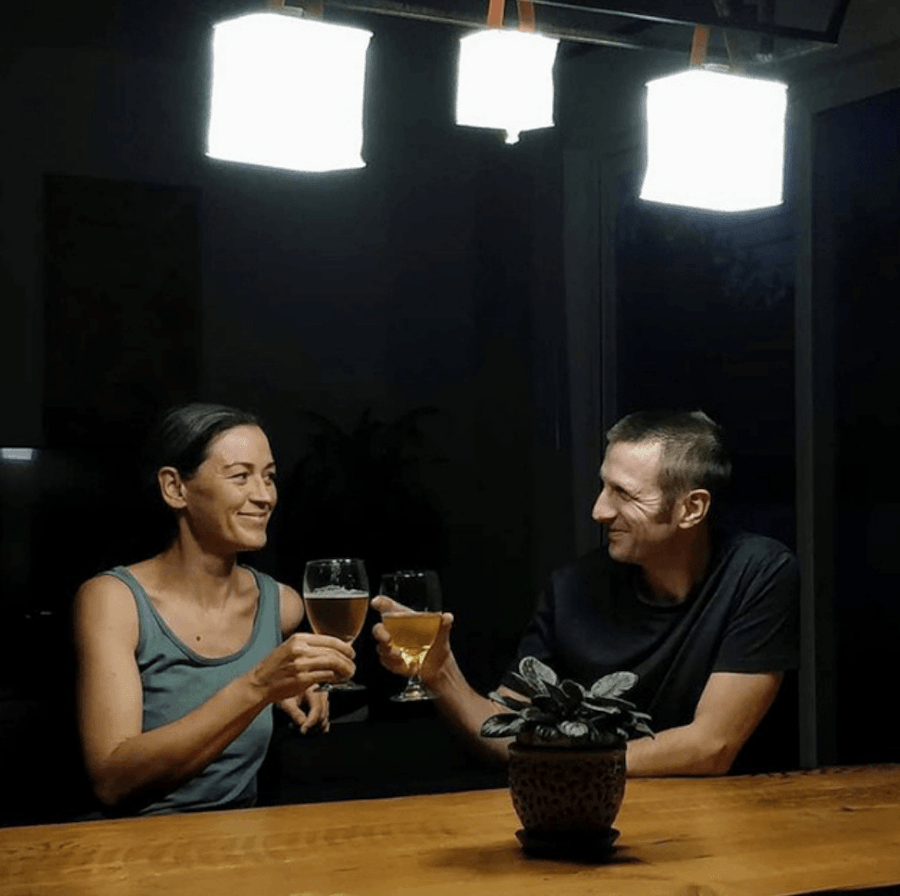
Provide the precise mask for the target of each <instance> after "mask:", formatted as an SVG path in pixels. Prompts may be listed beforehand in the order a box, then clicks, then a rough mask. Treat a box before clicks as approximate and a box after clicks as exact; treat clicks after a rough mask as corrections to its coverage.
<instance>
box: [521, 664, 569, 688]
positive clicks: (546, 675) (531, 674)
mask: <svg viewBox="0 0 900 896" xmlns="http://www.w3.org/2000/svg"><path fill="white" fill-rule="evenodd" d="M519 674H520V675H521V676H522V677H523V678H524V679H525V680H526V681H530V682H533V683H534V686H535V687H539V686H540V685H539V682H547V683H548V684H556V683H557V681H558V680H559V679H558V677H557V675H556V673H555V672H554V671H553V670H552V669H551V668H550V667H549V666H545V665H544V664H543V663H542V662H541V661H540V660H539V659H538V658H537V657H534V656H526V657H522V661H521V662H520V663H519Z"/></svg>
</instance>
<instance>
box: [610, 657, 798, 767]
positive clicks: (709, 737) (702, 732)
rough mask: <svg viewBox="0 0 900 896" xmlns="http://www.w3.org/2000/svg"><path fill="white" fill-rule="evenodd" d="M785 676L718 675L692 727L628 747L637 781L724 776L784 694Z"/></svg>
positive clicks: (710, 683) (712, 677)
mask: <svg viewBox="0 0 900 896" xmlns="http://www.w3.org/2000/svg"><path fill="white" fill-rule="evenodd" d="M783 677H784V676H783V675H782V673H780V672H753V673H749V672H713V674H712V675H710V677H709V681H707V683H706V687H705V688H704V689H703V693H702V694H701V695H700V701H699V703H698V704H697V710H696V712H695V713H694V719H693V721H692V722H691V723H690V724H689V725H682V726H680V727H678V728H668V729H666V730H664V731H660V732H659V733H658V734H657V735H656V737H655V738H650V737H642V738H639V739H638V740H633V741H631V742H629V744H628V753H627V757H626V764H627V766H628V774H629V775H631V776H653V775H658V776H665V775H724V774H727V773H728V770H729V769H730V768H731V764H732V762H734V760H735V758H736V757H737V755H738V753H739V752H740V750H741V747H743V746H744V744H745V743H746V742H747V739H748V738H749V737H750V735H751V734H752V733H753V732H754V731H755V730H756V726H757V725H759V723H760V722H761V721H762V718H763V716H764V715H765V714H766V712H767V711H768V709H769V707H770V706H771V705H772V702H773V701H774V699H775V696H776V695H777V693H778V689H779V687H780V686H781V680H782V678H783Z"/></svg>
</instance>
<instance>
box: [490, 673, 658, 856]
mask: <svg viewBox="0 0 900 896" xmlns="http://www.w3.org/2000/svg"><path fill="white" fill-rule="evenodd" d="M512 678H513V682H512V684H513V687H514V689H515V690H517V691H518V692H519V693H520V694H521V695H522V696H523V697H525V698H527V699H526V700H519V699H516V698H512V697H508V696H505V695H503V694H499V693H497V692H496V691H494V692H492V693H491V694H490V697H491V699H492V700H494V701H496V702H497V703H500V704H502V705H504V706H505V707H507V709H509V712H503V713H499V714H498V715H494V716H491V717H490V718H488V719H487V720H486V721H485V722H484V724H483V725H482V727H481V735H482V737H511V736H514V737H515V738H516V740H515V741H514V742H513V743H511V744H510V747H509V786H510V794H511V796H512V802H513V807H514V808H515V810H516V814H517V815H518V816H519V819H520V820H521V822H522V825H523V830H522V831H519V832H518V833H517V836H518V837H519V840H520V841H521V842H522V845H523V847H524V848H525V849H526V851H528V852H533V853H550V854H560V853H568V854H574V855H587V856H590V857H599V856H602V855H603V854H605V853H606V852H608V851H609V849H610V848H611V847H612V844H613V841H614V840H615V838H616V837H617V836H618V831H616V830H615V829H614V828H613V826H612V824H613V821H615V818H616V816H617V815H618V812H619V808H620V807H621V805H622V799H623V797H624V795H625V745H626V743H627V741H628V740H629V739H631V738H632V737H634V736H636V735H640V734H648V735H650V736H651V737H652V736H653V732H652V730H651V729H650V727H649V725H648V724H647V723H648V722H649V721H650V717H649V716H648V715H647V714H646V713H643V712H638V711H637V708H636V707H635V705H634V704H633V703H630V702H629V701H628V700H625V699H624V698H623V696H622V695H623V694H625V693H627V692H628V691H630V690H631V688H633V687H634V685H635V683H636V682H637V680H638V677H637V675H635V674H634V673H633V672H613V673H612V674H610V675H605V676H604V677H603V678H600V679H599V680H598V681H596V682H594V684H593V685H592V686H591V687H590V688H585V687H583V686H582V685H580V684H579V683H578V682H576V681H571V680H569V679H565V680H563V681H560V680H559V678H558V676H557V674H556V673H555V672H554V671H553V670H552V669H551V668H549V667H548V666H546V665H545V664H544V663H542V662H540V660H537V659H535V658H534V657H531V656H528V657H525V658H524V659H522V661H521V662H520V663H519V671H518V673H513V675H512Z"/></svg>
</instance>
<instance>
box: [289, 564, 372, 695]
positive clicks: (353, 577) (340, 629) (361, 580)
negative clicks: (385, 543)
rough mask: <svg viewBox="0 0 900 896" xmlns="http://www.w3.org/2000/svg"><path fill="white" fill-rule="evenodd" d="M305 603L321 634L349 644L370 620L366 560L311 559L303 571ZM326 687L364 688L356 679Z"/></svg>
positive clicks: (317, 630)
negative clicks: (367, 611)
mask: <svg viewBox="0 0 900 896" xmlns="http://www.w3.org/2000/svg"><path fill="white" fill-rule="evenodd" d="M303 604H304V606H305V607H306V615H307V616H308V617H309V624H310V625H311V626H312V630H313V631H314V632H315V633H316V634H317V635H331V636H332V637H334V638H340V639H341V640H342V641H346V642H347V643H348V644H352V643H353V641H355V640H356V637H357V635H359V633H360V631H362V627H363V623H364V622H365V621H366V610H367V609H368V606H369V579H368V577H367V576H366V567H365V564H364V563H363V562H362V560H350V559H346V560H310V561H309V562H308V563H307V564H306V569H305V570H304V572H303ZM319 687H320V688H322V690H326V691H330V690H339V691H362V690H365V685H361V684H358V683H357V682H355V681H352V680H349V681H339V682H336V683H335V684H320V685H319Z"/></svg>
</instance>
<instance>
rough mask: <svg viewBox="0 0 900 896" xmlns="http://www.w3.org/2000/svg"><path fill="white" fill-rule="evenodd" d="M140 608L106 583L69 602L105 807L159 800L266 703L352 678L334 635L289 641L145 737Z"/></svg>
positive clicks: (92, 761) (82, 722) (84, 719)
mask: <svg viewBox="0 0 900 896" xmlns="http://www.w3.org/2000/svg"><path fill="white" fill-rule="evenodd" d="M137 639H138V621H137V611H136V609H135V606H134V601H133V599H132V597H131V594H130V592H129V590H128V588H127V586H126V585H124V584H123V583H122V582H119V581H118V580H117V579H115V578H113V577H111V576H99V577H97V578H95V579H91V580H90V581H88V582H86V583H85V584H84V585H83V586H82V587H81V588H80V589H79V591H78V594H77V596H76V600H75V643H76V649H77V653H78V660H79V676H78V721H79V728H80V731H81V740H82V745H83V749H84V755H85V762H86V765H87V769H88V773H89V774H90V776H91V780H92V782H93V784H94V790H95V792H96V794H97V796H98V798H99V799H100V800H101V801H102V802H103V803H104V804H106V805H110V806H111V805H115V804H117V803H120V802H122V801H124V800H126V799H129V798H133V797H136V796H139V795H146V794H148V793H153V792H160V793H166V792H169V791H171V790H173V789H174V788H176V787H178V786H180V785H181V784H183V783H184V782H185V781H188V780H190V779H191V778H193V777H194V776H195V775H197V774H198V773H199V772H200V771H202V770H203V769H204V768H205V767H206V766H207V765H208V764H209V763H210V762H211V761H212V760H213V759H215V758H216V757H217V756H219V755H220V754H221V753H222V751H223V750H224V749H225V747H226V746H227V745H228V744H230V743H231V742H232V741H233V740H234V739H235V738H236V737H237V736H238V735H239V734H240V733H241V732H242V731H243V730H244V729H245V728H246V727H247V726H248V725H249V724H250V722H251V721H252V720H253V719H254V718H255V716H256V715H257V714H258V713H259V712H260V710H261V709H262V708H263V707H264V706H266V705H267V704H269V703H273V702H277V701H279V700H283V699H285V698H288V697H292V696H295V695H297V694H299V693H303V692H304V691H305V690H306V689H307V688H308V687H310V686H311V685H313V684H317V683H319V682H325V681H336V680H339V679H341V678H345V677H347V676H348V675H351V674H352V673H353V668H354V666H353V662H352V657H353V651H352V648H350V647H349V645H345V644H344V643H343V642H341V641H338V640H337V639H335V638H328V637H324V636H319V635H292V636H291V637H290V638H288V639H287V640H286V641H285V642H284V643H283V644H281V645H280V646H279V647H277V648H276V649H275V650H274V651H273V652H272V653H271V654H269V656H268V657H266V659H264V660H263V661H262V662H261V663H258V664H257V665H256V666H255V667H254V668H253V669H251V670H250V671H249V672H248V673H246V674H245V675H242V676H240V677H238V678H236V679H235V680H234V681H232V682H231V683H230V684H228V685H226V686H225V687H224V688H222V689H221V690H220V691H218V692H217V693H216V694H214V695H213V696H212V697H211V698H210V699H209V700H208V701H207V702H206V703H203V704H202V705H200V706H198V707H197V708H196V709H195V710H193V711H192V712H189V713H188V714H187V715H185V716H184V717H182V718H180V719H178V720H177V721H174V722H171V723H170V724H168V725H164V726H162V727H160V728H156V729H154V730H152V731H146V732H143V731H142V730H141V728H142V716H143V693H142V689H141V681H140V675H139V673H138V668H137V663H136V661H135V649H136V646H137Z"/></svg>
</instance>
